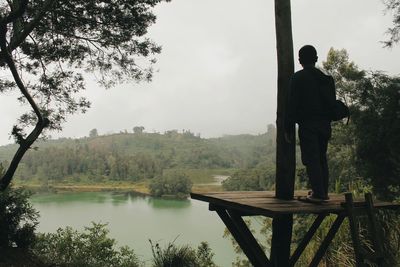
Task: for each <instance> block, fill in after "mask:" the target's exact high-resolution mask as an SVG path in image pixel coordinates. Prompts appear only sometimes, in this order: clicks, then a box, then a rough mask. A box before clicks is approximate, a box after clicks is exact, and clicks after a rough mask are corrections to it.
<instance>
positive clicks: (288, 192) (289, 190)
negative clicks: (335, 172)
mask: <svg viewBox="0 0 400 267" xmlns="http://www.w3.org/2000/svg"><path fill="white" fill-rule="evenodd" d="M275 28H276V47H277V56H278V108H277V109H278V110H277V119H276V124H277V136H276V140H277V141H276V142H277V147H276V189H275V190H276V191H275V193H276V197H278V198H282V199H292V198H293V195H294V180H295V161H296V159H295V142H294V141H292V142H291V143H288V142H286V140H285V133H284V131H285V130H284V111H285V104H286V94H287V90H288V88H289V82H290V78H291V76H292V74H293V71H294V60H293V38H292V20H291V7H290V0H275ZM292 127H293V131H292V132H293V133H294V132H295V131H294V127H295V126H294V125H293V126H292ZM290 138H291V139H292V140H295V136H294V134H293V136H291V137H290ZM292 226H293V217H292V215H285V216H277V217H276V218H274V220H273V225H272V227H273V235H272V251H271V255H272V261H273V263H274V264H275V265H276V266H286V265H287V264H288V261H289V257H290V244H291V238H292Z"/></svg>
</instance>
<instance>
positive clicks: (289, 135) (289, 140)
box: [285, 132, 292, 144]
mask: <svg viewBox="0 0 400 267" xmlns="http://www.w3.org/2000/svg"><path fill="white" fill-rule="evenodd" d="M285 141H286V143H289V144H290V143H292V138H291V134H289V133H288V132H285Z"/></svg>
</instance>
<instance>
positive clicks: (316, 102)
mask: <svg viewBox="0 0 400 267" xmlns="http://www.w3.org/2000/svg"><path fill="white" fill-rule="evenodd" d="M317 60H318V56H317V51H316V49H315V48H314V47H313V46H311V45H305V46H303V47H302V48H301V49H300V50H299V62H300V64H301V65H302V67H303V69H302V70H300V71H297V72H296V73H295V74H293V76H292V80H291V85H290V88H289V91H288V102H287V106H286V112H285V131H286V132H285V138H286V141H287V142H292V140H290V139H289V136H292V134H293V133H291V132H290V131H293V130H292V129H294V128H293V124H294V123H297V124H298V125H299V131H298V134H299V139H300V149H301V160H302V162H303V164H304V165H305V166H306V171H307V175H308V178H309V180H310V184H311V189H312V191H311V192H310V193H309V195H308V197H307V200H309V201H310V202H322V201H326V200H328V199H329V197H328V185H329V170H328V163H327V158H326V152H327V148H328V140H329V139H330V137H331V119H330V110H332V108H334V106H335V101H336V92H335V83H334V81H333V78H332V77H331V76H328V75H325V74H324V73H323V72H322V71H320V70H319V69H317V68H316V67H315V63H316V62H317Z"/></svg>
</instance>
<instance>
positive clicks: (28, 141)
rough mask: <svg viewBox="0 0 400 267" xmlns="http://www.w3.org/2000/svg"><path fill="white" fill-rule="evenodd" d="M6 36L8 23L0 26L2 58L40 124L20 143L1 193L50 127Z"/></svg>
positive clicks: (5, 175) (2, 179)
mask: <svg viewBox="0 0 400 267" xmlns="http://www.w3.org/2000/svg"><path fill="white" fill-rule="evenodd" d="M6 36H7V23H3V24H0V48H1V56H2V58H3V59H4V61H5V62H6V63H7V65H8V67H9V68H10V71H11V73H12V75H13V77H14V80H15V82H16V84H17V86H18V88H19V89H20V91H21V93H22V94H23V95H24V97H25V98H26V99H27V100H28V102H29V104H30V105H31V107H32V109H33V110H34V112H35V114H36V116H37V117H38V122H37V123H36V126H35V128H34V129H33V130H32V132H31V133H30V134H29V135H28V136H27V137H26V138H25V139H24V138H21V140H20V142H19V144H20V147H19V148H18V150H17V152H16V153H15V155H14V157H13V159H12V161H11V163H10V166H9V167H8V169H7V171H6V173H5V174H4V176H3V177H2V178H1V180H0V190H1V191H3V190H4V189H6V188H7V187H8V185H9V184H10V182H11V180H12V177H13V176H14V173H15V171H16V169H17V167H18V165H19V163H20V161H21V159H22V157H23V156H24V154H25V152H26V151H27V150H28V149H29V148H30V146H31V145H32V144H33V142H35V141H36V139H37V138H38V137H39V135H40V134H41V133H42V131H43V129H44V128H45V127H47V126H48V125H49V120H48V119H47V118H43V116H42V114H41V112H40V109H39V107H38V106H37V104H36V103H35V101H34V99H33V98H32V96H31V95H30V94H29V92H28V90H27V89H26V87H25V85H24V84H23V82H22V80H21V78H20V76H19V74H18V71H17V68H16V66H15V63H14V60H13V58H12V56H11V54H10V52H9V51H8V48H7V40H6Z"/></svg>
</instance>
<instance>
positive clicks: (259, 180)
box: [222, 166, 275, 191]
mask: <svg viewBox="0 0 400 267" xmlns="http://www.w3.org/2000/svg"><path fill="white" fill-rule="evenodd" d="M274 180H275V168H274V167H271V166H259V167H257V168H248V169H243V170H239V171H237V172H235V173H234V174H232V175H231V176H230V177H229V178H228V179H226V180H224V181H223V182H222V187H223V188H224V189H225V190H227V191H262V190H268V189H271V188H272V185H273V184H274Z"/></svg>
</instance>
